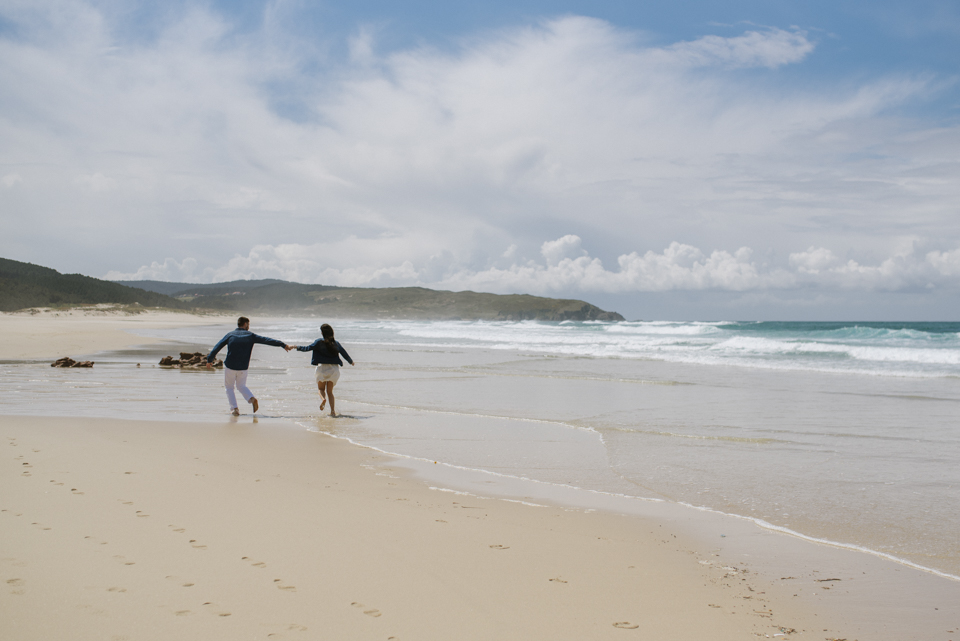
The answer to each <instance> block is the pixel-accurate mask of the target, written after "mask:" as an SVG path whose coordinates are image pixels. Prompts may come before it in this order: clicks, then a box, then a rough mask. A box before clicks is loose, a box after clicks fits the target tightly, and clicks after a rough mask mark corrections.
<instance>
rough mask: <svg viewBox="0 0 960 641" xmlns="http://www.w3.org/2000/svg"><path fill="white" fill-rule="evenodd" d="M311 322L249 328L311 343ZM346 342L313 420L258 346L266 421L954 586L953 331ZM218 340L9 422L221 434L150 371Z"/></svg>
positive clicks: (84, 385)
mask: <svg viewBox="0 0 960 641" xmlns="http://www.w3.org/2000/svg"><path fill="white" fill-rule="evenodd" d="M317 325H318V321H316V320H312V319H284V320H279V321H270V322H264V323H261V324H259V325H257V324H256V323H255V327H254V330H255V331H258V332H259V333H262V334H266V335H268V336H273V337H276V338H280V339H283V340H285V341H287V342H292V343H307V342H308V341H312V340H313V339H314V338H316V336H317V335H318V328H317ZM334 325H335V327H336V330H337V337H338V339H339V340H340V341H341V342H342V343H343V344H344V346H345V347H346V348H347V350H349V351H350V353H351V355H352V356H353V357H354V358H355V359H356V360H357V361H358V365H357V367H355V368H351V367H349V366H348V367H346V368H345V369H344V371H343V375H342V377H341V380H340V383H339V384H338V386H337V394H338V396H337V397H338V408H339V409H340V411H341V412H343V413H344V414H345V416H344V418H342V419H329V418H327V417H325V416H323V415H322V414H321V413H320V412H319V410H318V408H317V404H316V391H315V386H314V383H313V376H312V368H311V367H310V366H309V359H308V356H307V355H305V354H298V353H291V354H286V353H285V352H284V351H283V350H279V349H271V348H263V347H258V348H257V349H256V350H255V352H254V355H255V360H254V362H253V365H252V368H251V372H250V384H251V387H252V388H253V390H254V391H255V392H256V394H257V396H258V398H259V399H260V400H261V403H262V405H263V409H262V410H261V413H262V414H263V415H269V416H275V417H279V418H284V419H287V420H290V421H292V422H294V423H298V424H300V425H302V426H303V427H305V428H307V429H311V430H318V431H323V432H328V433H331V434H334V435H336V436H339V437H342V438H348V439H350V440H352V441H354V442H357V443H360V444H363V445H367V446H371V447H377V448H379V449H382V450H384V451H388V452H393V453H396V454H399V455H402V456H408V457H414V458H420V459H427V460H431V461H438V462H440V463H446V464H449V465H451V466H460V467H464V468H469V469H475V470H484V471H486V472H489V473H491V474H498V475H504V476H508V477H520V478H528V479H535V480H538V481H542V482H544V483H550V484H556V485H564V486H568V487H576V488H582V489H584V490H590V491H593V492H604V493H614V494H624V495H628V496H637V497H645V498H653V499H662V500H667V501H672V502H676V503H685V504H689V505H694V506H698V507H706V508H709V509H713V510H717V511H720V512H725V513H730V514H737V515H741V516H745V517H748V518H752V519H755V520H757V521H760V522H763V523H766V524H769V525H770V526H771V527H776V528H781V529H784V530H787V531H790V532H794V533H797V534H799V535H803V536H807V537H811V538H815V539H822V540H826V541H831V542H835V543H839V544H843V545H849V546H852V547H858V548H861V549H865V550H869V551H872V552H875V553H879V554H884V555H889V556H891V557H895V558H897V559H901V560H904V561H906V562H909V563H912V564H916V565H919V566H921V567H924V568H929V569H931V570H935V571H938V572H941V573H944V574H948V575H951V576H960V534H958V533H960V500H958V499H960V465H958V462H960V420H958V417H960V324H958V323H747V322H716V323H694V322H691V323H670V322H649V323H642V322H637V323H632V322H627V323H536V322H515V323H490V322H409V321H379V322H372V321H366V322H347V321H340V322H335V323H334ZM228 329H229V328H228V327H226V326H211V327H200V328H196V327H194V328H187V329H180V330H169V331H159V330H158V331H155V332H152V335H154V336H158V337H161V338H164V339H166V340H169V341H171V343H170V344H169V346H159V347H157V346H151V347H146V348H143V349H139V350H130V351H127V352H121V353H111V354H101V355H98V356H97V357H96V360H97V361H98V363H97V365H96V367H95V368H94V369H92V370H87V371H64V370H56V369H52V368H50V367H49V366H48V365H47V364H46V363H31V362H21V363H4V364H0V384H2V385H3V388H4V394H3V395H2V397H0V411H3V412H4V413H6V414H24V413H28V414H40V415H44V414H46V415H74V414H82V415H92V416H125V417H130V418H166V419H182V420H197V419H204V418H209V419H210V420H222V419H223V418H224V415H225V411H226V402H225V400H224V395H223V391H222V388H221V387H220V385H221V379H220V377H219V376H218V375H217V374H215V373H207V372H186V371H168V370H162V369H160V368H157V367H154V366H153V363H156V361H157V360H159V358H160V356H163V355H165V354H174V353H176V352H177V351H179V350H180V348H181V346H183V349H184V350H185V351H186V350H189V351H193V350H194V349H198V350H199V349H208V348H209V346H210V345H212V344H213V343H214V342H216V340H217V339H219V338H220V336H222V334H223V333H224V332H225V331H227V330H228ZM74 356H80V355H74ZM136 362H141V367H140V368H137V367H136ZM245 411H246V412H249V409H245ZM240 420H241V421H244V420H251V418H250V416H249V415H247V416H244V417H241V419H240ZM584 502H585V504H589V502H590V494H589V493H585V494H584Z"/></svg>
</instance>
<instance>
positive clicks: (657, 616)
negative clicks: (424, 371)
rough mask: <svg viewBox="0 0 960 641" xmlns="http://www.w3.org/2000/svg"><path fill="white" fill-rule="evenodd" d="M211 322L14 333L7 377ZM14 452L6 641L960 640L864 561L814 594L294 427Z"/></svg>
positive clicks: (14, 424)
mask: <svg viewBox="0 0 960 641" xmlns="http://www.w3.org/2000/svg"><path fill="white" fill-rule="evenodd" d="M211 320H212V321H213V322H218V321H219V322H223V320H221V319H211V318H209V317H206V318H202V317H201V318H197V317H189V316H181V315H179V314H171V315H160V314H153V315H146V316H136V317H116V316H105V317H102V318H95V317H91V315H90V314H86V315H79V314H78V315H75V316H69V317H66V318H64V317H58V316H51V314H47V315H46V316H41V317H40V318H37V317H31V316H26V317H24V316H23V315H9V314H7V315H3V316H2V317H0V323H2V326H3V331H4V333H5V336H6V337H8V338H10V337H14V338H17V337H22V340H12V341H10V343H13V344H12V345H10V344H7V343H6V342H5V346H4V348H3V349H4V350H7V351H6V352H5V354H7V355H6V356H0V357H4V358H11V356H10V355H9V354H10V353H15V354H17V356H15V358H39V357H49V356H54V355H65V352H66V353H70V354H77V355H79V354H89V353H91V352H94V351H97V350H100V349H107V348H121V347H124V346H127V345H130V344H133V343H143V342H145V341H144V340H143V339H141V338H138V337H135V336H132V335H130V334H127V333H125V332H124V329H125V328H131V327H137V326H140V327H145V326H152V327H156V326H162V325H160V324H163V323H182V322H191V323H192V322H201V323H209V322H211ZM231 320H232V318H231ZM49 346H56V348H57V349H55V350H52V351H47V350H48V348H49ZM67 346H75V347H73V348H72V349H65V347H67ZM0 448H2V449H0V638H3V639H18V640H19V639H23V640H33V639H37V640H40V639H75V640H80V639H111V640H113V639H115V640H127V639H129V640H134V639H157V640H160V639H164V640H166V639H172V638H186V639H204V640H208V639H209V640H216V639H229V640H231V641H232V640H234V639H268V638H271V639H281V638H287V639H291V638H292V639H379V640H382V641H389V640H390V639H394V640H397V641H400V640H407V639H411V640H412V639H417V640H430V639H437V640H441V639H443V640H448V639H457V640H461V639H464V640H467V639H485V640H486V639H497V640H500V639H518V640H533V639H576V640H583V639H608V638H609V639H618V640H619V639H638V640H639V639H643V640H652V639H657V640H660V639H662V640H676V641H682V640H686V639H690V640H693V639H696V640H698V641H699V640H702V639H710V640H721V641H722V640H726V639H730V640H733V639H737V640H741V639H753V638H778V639H784V638H786V639H817V640H820V639H849V640H850V641H853V639H855V638H858V637H857V636H854V635H855V634H860V635H862V636H860V637H859V638H860V639H861V641H866V639H867V638H870V639H908V638H916V639H934V638H936V639H943V640H944V641H952V640H953V639H956V638H957V635H955V634H953V632H952V630H955V629H956V628H950V627H947V624H948V622H949V619H944V618H943V616H942V615H943V611H942V610H943V609H945V608H941V609H940V610H936V611H935V608H934V607H933V605H934V604H933V601H932V600H931V599H930V598H928V597H926V596H923V597H921V598H919V599H917V598H914V600H913V601H909V599H904V604H905V605H904V607H903V608H902V609H901V610H897V611H896V614H895V615H893V616H894V618H895V619H897V620H901V621H902V622H903V623H904V625H899V626H897V627H896V629H895V630H894V628H892V627H890V626H889V624H888V623H884V622H883V621H882V620H883V619H884V616H883V612H884V611H887V612H890V611H893V610H892V608H891V606H890V605H889V604H891V603H895V601H891V593H892V591H894V590H895V589H896V585H899V583H897V581H898V578H897V577H898V576H904V577H906V576H907V575H908V574H909V576H910V577H912V578H911V579H910V580H904V582H903V583H902V585H904V586H907V588H910V589H912V587H913V586H914V585H919V584H917V583H916V582H915V581H916V577H917V576H919V573H916V572H915V571H912V570H910V571H909V572H908V571H907V570H908V569H906V568H900V567H899V566H895V565H894V564H890V563H884V565H883V567H882V568H881V569H880V570H877V569H871V568H873V567H874V566H876V564H877V563H879V561H878V560H876V559H866V560H867V561H868V562H867V563H865V565H864V566H863V567H864V568H865V569H867V570H869V571H870V576H871V577H872V576H881V575H882V576H886V577H892V578H885V579H883V580H882V581H881V582H880V583H874V584H873V585H874V586H875V589H876V590H877V591H876V592H875V593H871V592H870V591H869V590H866V591H864V590H863V589H861V588H857V589H859V590H860V591H859V593H858V592H857V589H851V588H848V586H856V584H855V583H852V582H851V581H849V580H848V579H855V578H856V577H855V576H854V575H860V574H861V573H860V572H859V571H854V569H852V568H851V566H850V559H851V558H853V557H851V555H852V554H853V553H850V552H845V551H837V550H832V551H831V552H830V554H833V555H839V554H842V555H845V556H844V557H843V560H842V562H841V561H840V560H839V557H837V556H830V554H827V555H825V556H824V557H823V558H824V559H827V560H828V561H827V563H828V564H829V563H834V561H830V559H836V561H835V563H836V564H837V565H836V566H835V567H838V568H839V567H840V566H843V567H842V570H843V572H844V574H843V578H844V581H847V583H844V584H842V588H843V590H846V592H845V593H842V592H841V590H840V589H838V588H840V587H841V584H839V583H834V582H833V581H832V580H831V579H832V576H833V575H830V576H826V575H824V574H818V575H817V577H818V578H816V579H815V580H814V579H812V578H807V577H804V578H803V580H804V581H805V584H804V589H798V587H797V581H795V580H794V579H795V577H776V578H777V580H774V578H773V577H771V576H769V575H764V574H763V573H757V572H755V571H750V570H749V569H748V568H745V567H744V566H741V567H735V566H732V565H730V564H728V562H725V561H724V559H723V558H721V557H718V555H717V554H716V553H715V551H714V550H712V549H711V548H710V546H709V545H705V544H704V542H703V540H702V538H700V536H699V534H697V533H695V532H693V531H692V529H691V527H689V523H687V524H685V523H682V522H680V520H669V519H667V520H663V519H661V520H658V519H653V518H645V517H642V516H637V515H633V516H629V515H622V514H616V513H612V512H603V511H587V510H583V509H575V508H565V507H561V506H544V505H541V506H535V505H529V504H524V503H520V502H516V501H510V500H504V499H495V498H478V497H475V496H470V495H465V494H458V493H454V492H449V491H442V490H437V489H431V488H430V487H429V486H428V485H427V484H425V483H424V482H422V481H420V480H418V479H417V478H414V477H413V476H412V474H411V472H410V471H409V466H408V465H405V464H403V463H402V462H400V461H397V460H395V459H393V458H392V457H389V456H386V455H383V454H379V453H377V452H375V451H372V450H368V449H363V448H360V447H356V446H353V445H350V444H349V443H346V442H344V441H340V440H337V439H334V438H332V437H330V436H327V435H325V434H320V433H316V432H308V431H305V430H304V429H303V428H300V427H298V426H295V425H291V424H289V423H285V422H282V421H263V420H261V421H258V420H257V419H255V418H252V417H249V416H244V417H242V418H241V419H239V420H231V421H224V422H222V423H202V424H201V423H183V422H146V421H124V420H110V419H89V418H84V419H65V418H44V417H0ZM678 509H679V508H678ZM689 514H690V518H694V519H695V518H696V516H695V514H694V513H693V512H692V511H690V513H689ZM765 536H766V538H767V539H768V540H773V539H774V537H778V536H779V535H773V534H770V533H767V534H766V535H765ZM744 540H747V539H744ZM778 540H784V541H787V540H789V539H787V537H780V538H779V539H778ZM792 541H795V540H792ZM769 545H770V544H769V543H768V544H767V546H766V547H764V548H762V549H761V548H755V547H754V546H750V548H749V549H747V550H741V551H740V552H738V554H740V555H741V556H744V555H748V554H756V553H760V554H762V555H766V556H767V557H771V556H773V555H776V554H777V552H776V544H775V542H774V544H773V545H774V547H773V548H772V550H773V551H771V548H770V547H769ZM805 545H806V544H805ZM787 547H789V546H787ZM784 549H787V548H786V547H785V548H784ZM853 556H854V557H856V556H857V555H853ZM860 556H864V557H865V555H860ZM857 558H859V557H857ZM844 564H846V565H844ZM871 564H873V565H871ZM853 567H854V568H856V569H857V570H859V567H858V566H857V564H856V562H854V563H853ZM901 569H902V570H904V572H903V573H902V574H901V573H900V570H901ZM800 576H801V575H799V574H798V575H797V577H800ZM864 576H867V574H864ZM924 578H926V577H921V579H924ZM786 579H789V580H786ZM824 579H826V581H824ZM821 581H823V582H821ZM911 581H913V582H911ZM920 583H921V584H923V585H928V584H929V583H928V582H924V581H923V580H921V581H920ZM891 585H892V586H894V587H893V588H891V587H890V586H891ZM936 585H940V584H936ZM876 586H879V587H876ZM948 587H949V588H950V590H952V592H951V591H948V592H947V593H945V595H946V596H944V597H943V598H945V599H946V601H947V605H949V604H950V603H953V606H952V607H953V609H954V610H956V603H954V602H955V601H956V600H957V599H955V598H954V596H955V593H956V592H957V590H956V585H955V584H954V583H949V586H948ZM843 594H847V595H848V598H847V600H846V601H844V600H843V599H844V598H845V597H844V596H843ZM849 595H853V596H849ZM894 596H895V595H894ZM874 597H876V598H874ZM831 600H832V601H831ZM831 602H832V605H831ZM917 603H919V605H915V604H917ZM851 605H852V606H853V607H850V606H851ZM941 605H942V604H941ZM871 608H872V610H871ZM951 616H952V615H951ZM887 618H888V619H889V618H890V615H888V617H887ZM878 621H879V622H880V623H879V624H878ZM867 630H869V631H871V632H870V633H869V634H865V633H864V631H867ZM885 630H886V631H887V632H884V631H885ZM934 632H935V634H934Z"/></svg>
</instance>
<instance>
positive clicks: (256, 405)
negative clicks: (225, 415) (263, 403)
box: [250, 396, 260, 414]
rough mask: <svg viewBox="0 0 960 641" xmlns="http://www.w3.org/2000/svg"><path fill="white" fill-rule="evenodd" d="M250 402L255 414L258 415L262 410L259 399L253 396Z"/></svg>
mask: <svg viewBox="0 0 960 641" xmlns="http://www.w3.org/2000/svg"><path fill="white" fill-rule="evenodd" d="M250 402H251V403H253V413H254V414H256V413H257V410H258V409H260V403H258V402H257V397H256V396H251V397H250Z"/></svg>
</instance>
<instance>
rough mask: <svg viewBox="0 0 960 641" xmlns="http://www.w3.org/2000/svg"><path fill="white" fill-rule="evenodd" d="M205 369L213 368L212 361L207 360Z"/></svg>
mask: <svg viewBox="0 0 960 641" xmlns="http://www.w3.org/2000/svg"><path fill="white" fill-rule="evenodd" d="M207 369H213V363H211V362H210V361H207Z"/></svg>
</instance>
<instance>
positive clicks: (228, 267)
mask: <svg viewBox="0 0 960 641" xmlns="http://www.w3.org/2000/svg"><path fill="white" fill-rule="evenodd" d="M581 243H582V241H581V239H580V238H579V237H578V236H575V235H572V234H568V235H566V236H563V237H561V238H559V239H557V240H553V241H547V242H544V243H543V245H542V247H541V255H542V259H543V260H542V261H536V260H514V261H513V262H511V263H510V264H508V265H506V266H504V267H490V268H487V269H483V270H475V269H471V268H469V267H468V266H466V265H465V264H464V263H463V262H462V261H457V260H448V261H446V263H445V264H444V265H443V269H441V270H439V271H438V270H437V269H436V268H435V267H436V266H435V265H431V264H430V262H431V261H432V260H437V259H438V258H439V257H438V256H433V257H431V259H430V260H428V261H425V263H422V264H415V263H414V262H412V261H410V260H399V261H398V262H396V263H393V264H390V263H383V262H382V263H380V265H379V266H372V265H371V264H370V262H371V261H369V260H365V261H361V262H360V264H357V265H356V266H349V267H343V266H337V262H338V261H337V260H336V259H335V258H333V256H335V255H340V256H343V255H345V254H347V253H349V250H346V251H345V248H343V247H334V246H330V245H312V246H303V245H283V246H279V247H271V246H258V247H256V248H254V249H253V250H251V251H250V253H249V254H248V255H246V256H235V257H233V258H232V259H230V260H229V261H228V262H227V263H226V264H225V265H223V266H221V267H219V268H216V269H207V270H204V271H198V270H197V261H196V260H194V259H186V260H184V261H182V262H177V261H175V260H173V259H167V260H166V261H165V262H164V263H162V264H158V263H153V264H151V265H149V266H144V267H141V268H140V269H139V270H137V271H136V272H133V273H128V274H123V273H118V272H112V273H111V274H109V275H108V277H109V278H111V279H115V280H140V279H158V280H173V281H186V282H220V281H229V280H237V279H255V278H280V279H283V280H290V281H296V282H304V283H320V284H325V285H339V286H343V287H354V286H358V287H364V286H365V287H371V286H413V285H416V286H427V287H433V288H438V289H451V290H455V291H461V290H477V291H492V292H497V293H536V294H543V295H557V294H564V293H577V294H580V295H586V294H590V293H608V294H629V293H638V292H676V291H713V292H717V291H727V292H750V291H771V290H776V291H785V290H798V289H811V288H812V289H822V290H824V291H843V290H862V291H917V290H924V289H931V288H947V289H951V290H956V289H958V288H960V278H958V277H960V248H958V249H955V250H953V251H946V252H944V251H930V252H927V253H922V252H919V251H916V250H915V249H914V248H913V247H911V248H909V249H906V250H904V251H902V252H900V253H898V254H896V255H894V256H890V257H888V258H886V259H884V260H883V261H881V262H880V263H879V264H875V265H863V264H860V263H858V262H857V261H854V260H847V261H842V260H840V259H839V258H838V257H837V256H836V255H834V253H833V252H832V251H831V250H829V249H826V248H823V247H811V248H809V249H808V250H807V251H804V252H797V253H794V254H791V255H790V259H789V266H776V265H769V264H765V263H763V262H761V261H757V260H755V259H754V252H753V250H752V249H750V248H749V247H741V248H739V249H738V250H736V251H734V252H728V251H723V250H713V251H711V252H710V253H709V254H708V253H706V252H704V251H703V250H701V249H699V248H697V247H694V246H692V245H686V244H682V243H678V242H673V243H671V244H670V245H669V246H667V247H666V248H665V249H663V251H661V252H654V251H647V252H645V253H643V254H640V253H638V252H631V253H629V254H624V255H621V256H619V257H618V258H617V268H616V269H613V270H610V269H607V268H606V267H605V266H604V265H603V262H602V261H601V260H600V259H598V258H595V257H592V256H590V255H589V254H588V253H587V252H586V251H584V250H583V249H581ZM510 258H515V257H514V256H510Z"/></svg>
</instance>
